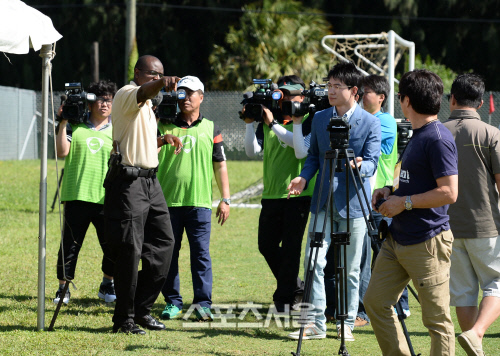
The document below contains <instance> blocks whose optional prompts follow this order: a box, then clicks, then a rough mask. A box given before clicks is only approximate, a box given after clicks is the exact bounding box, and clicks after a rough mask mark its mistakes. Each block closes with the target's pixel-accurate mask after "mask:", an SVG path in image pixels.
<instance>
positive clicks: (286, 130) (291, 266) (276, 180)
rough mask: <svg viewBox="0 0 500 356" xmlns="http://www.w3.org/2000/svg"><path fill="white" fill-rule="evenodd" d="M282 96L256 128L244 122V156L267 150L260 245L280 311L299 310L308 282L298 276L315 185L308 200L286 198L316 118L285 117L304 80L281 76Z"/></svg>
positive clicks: (300, 98) (298, 98)
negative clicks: (286, 107) (285, 108)
mask: <svg viewBox="0 0 500 356" xmlns="http://www.w3.org/2000/svg"><path fill="white" fill-rule="evenodd" d="M277 85H278V88H279V90H281V91H282V92H283V98H282V100H280V102H279V106H280V108H279V109H276V110H273V111H272V112H271V110H269V109H267V108H266V109H264V115H263V121H262V122H260V123H259V124H258V125H257V129H256V130H255V128H254V123H253V119H249V118H245V119H244V120H245V123H246V125H245V131H246V134H245V152H246V154H247V156H248V157H255V156H257V155H258V154H259V153H260V152H262V151H263V166H264V177H263V181H264V191H263V192H262V201H261V203H262V210H261V212H260V217H259V229H258V246H259V251H260V253H261V254H262V256H263V257H264V258H265V260H266V262H267V265H268V266H269V269H270V270H271V272H272V274H273V276H274V278H275V280H276V289H275V291H274V293H273V296H272V298H273V301H274V305H275V308H276V310H277V311H278V312H288V311H290V309H292V308H294V306H297V305H298V303H299V302H300V301H301V300H302V296H303V294H304V282H303V281H302V280H301V279H300V278H299V277H298V275H299V269H300V254H301V250H302V239H303V236H304V231H305V228H306V226H307V220H308V217H309V207H310V204H311V195H312V191H313V189H314V182H311V184H310V186H309V188H308V190H307V191H306V192H304V194H303V196H301V197H298V198H293V199H287V196H288V191H287V186H288V183H290V180H291V178H292V177H295V176H296V175H298V174H299V173H300V171H301V170H302V168H303V166H304V163H305V157H306V156H307V149H308V148H309V139H310V133H311V121H312V117H311V115H309V114H308V113H307V114H305V115H304V116H300V117H298V116H287V115H283V112H282V111H281V107H282V105H283V102H285V101H293V102H302V101H303V100H304V96H303V95H302V91H303V90H304V89H305V87H306V86H305V84H304V81H303V80H302V79H301V78H300V77H299V76H297V75H293V74H292V75H285V76H282V77H280V78H278V81H277Z"/></svg>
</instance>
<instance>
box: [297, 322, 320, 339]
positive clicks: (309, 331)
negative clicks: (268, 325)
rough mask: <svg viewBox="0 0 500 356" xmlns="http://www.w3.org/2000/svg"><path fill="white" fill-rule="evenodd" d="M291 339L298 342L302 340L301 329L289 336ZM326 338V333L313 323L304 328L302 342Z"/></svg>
mask: <svg viewBox="0 0 500 356" xmlns="http://www.w3.org/2000/svg"><path fill="white" fill-rule="evenodd" d="M288 338H289V339H294V340H298V339H299V338H300V329H299V330H297V331H294V332H293V333H290V334H288ZM324 338H326V332H325V331H323V330H321V329H320V328H318V327H317V326H316V324H314V323H311V324H308V325H306V326H305V327H304V332H303V333H302V340H315V339H324Z"/></svg>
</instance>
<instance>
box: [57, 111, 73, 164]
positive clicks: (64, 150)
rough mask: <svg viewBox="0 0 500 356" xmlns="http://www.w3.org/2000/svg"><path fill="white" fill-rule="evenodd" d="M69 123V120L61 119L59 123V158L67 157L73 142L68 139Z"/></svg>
mask: <svg viewBox="0 0 500 356" xmlns="http://www.w3.org/2000/svg"><path fill="white" fill-rule="evenodd" d="M67 125H68V120H61V122H60V123H59V131H58V132H57V136H56V147H57V157H59V158H64V157H66V156H67V155H68V153H69V149H70V148H71V142H69V141H68V133H67V130H66V126H67Z"/></svg>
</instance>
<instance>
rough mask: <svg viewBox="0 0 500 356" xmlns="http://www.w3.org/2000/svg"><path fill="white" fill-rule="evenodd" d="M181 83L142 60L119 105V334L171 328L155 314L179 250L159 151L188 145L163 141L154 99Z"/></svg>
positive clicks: (114, 245)
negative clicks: (160, 178)
mask: <svg viewBox="0 0 500 356" xmlns="http://www.w3.org/2000/svg"><path fill="white" fill-rule="evenodd" d="M178 80H179V78H177V77H164V76H163V65H162V63H161V62H160V60H159V59H158V58H156V57H153V56H142V57H140V58H139V59H138V60H137V63H136V65H135V69H134V80H133V81H131V82H130V84H128V85H125V86H124V87H123V88H121V89H120V90H119V91H118V92H117V93H116V96H115V99H114V101H113V108H114V115H113V140H114V141H116V143H117V148H118V152H119V153H121V164H120V165H118V173H117V175H116V177H115V179H114V180H113V181H112V182H111V184H110V186H109V188H106V196H105V201H104V216H105V219H106V237H107V241H108V243H109V244H110V247H111V250H112V254H113V259H114V262H115V274H114V277H115V290H116V297H117V299H116V306H115V312H114V315H113V323H114V326H113V332H115V333H116V332H122V333H127V334H129V333H131V334H145V332H144V331H143V330H142V329H141V328H139V327H138V326H137V325H140V326H142V327H144V328H147V329H150V330H164V329H165V325H163V324H162V323H160V322H158V321H157V320H156V319H155V318H153V317H152V316H151V315H150V311H151V307H152V306H153V303H154V302H155V300H156V298H157V297H158V294H159V293H160V290H161V288H162V287H163V284H164V283H165V280H166V278H167V274H168V268H169V266H170V258H171V256H172V250H173V247H174V237H173V233H172V226H171V224H170V216H169V212H168V208H167V204H166V202H165V198H164V196H163V194H162V190H161V187H160V184H159V182H158V180H157V179H156V171H157V167H158V149H157V147H158V146H159V145H160V144H165V143H169V144H171V145H175V146H177V147H178V148H179V147H180V146H182V144H181V143H180V141H179V140H178V139H177V138H174V137H172V136H171V135H170V136H169V135H167V136H161V137H160V138H158V137H157V134H156V133H157V125H156V117H155V114H154V112H153V110H152V103H151V99H152V98H154V97H155V96H156V95H157V94H158V92H159V91H160V90H161V89H162V88H165V89H166V90H167V91H171V90H175V88H176V85H177V84H176V83H177V81H178ZM175 153H178V150H176V152H175ZM140 262H142V268H141V271H140V272H138V267H139V263H140Z"/></svg>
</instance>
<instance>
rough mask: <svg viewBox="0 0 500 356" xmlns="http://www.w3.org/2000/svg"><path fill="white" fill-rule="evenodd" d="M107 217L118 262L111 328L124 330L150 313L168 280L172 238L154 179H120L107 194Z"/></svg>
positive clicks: (114, 254)
mask: <svg viewBox="0 0 500 356" xmlns="http://www.w3.org/2000/svg"><path fill="white" fill-rule="evenodd" d="M104 216H105V221H106V237H107V240H108V243H109V244H110V247H111V251H112V256H113V258H114V261H115V273H114V279H115V292H116V306H115V313H114V316H113V322H114V324H115V325H118V326H120V325H122V324H123V323H125V322H132V321H133V319H134V317H142V316H145V315H148V314H149V313H150V311H151V307H152V306H153V303H154V302H155V300H156V298H157V297H158V294H159V293H160V291H161V289H162V287H163V284H164V283H165V280H166V278H167V274H168V269H169V267H170V260H171V258H172V251H173V248H174V237H173V233H172V226H171V224H170V215H169V213H168V208H167V204H166V203H165V197H164V195H163V192H162V190H161V187H160V184H159V183H158V180H157V179H156V176H153V177H152V178H144V177H139V178H137V179H136V180H129V179H127V178H125V177H123V176H119V177H117V178H116V180H115V181H114V182H113V184H112V186H111V188H109V189H106V196H105V201H104ZM141 260H142V270H141V271H140V272H138V266H139V262H140V261H141Z"/></svg>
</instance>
